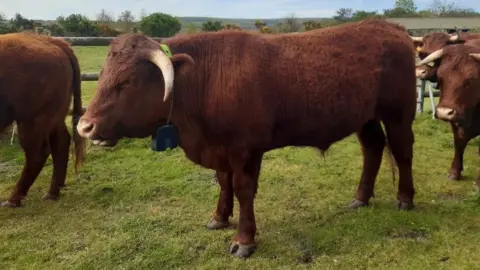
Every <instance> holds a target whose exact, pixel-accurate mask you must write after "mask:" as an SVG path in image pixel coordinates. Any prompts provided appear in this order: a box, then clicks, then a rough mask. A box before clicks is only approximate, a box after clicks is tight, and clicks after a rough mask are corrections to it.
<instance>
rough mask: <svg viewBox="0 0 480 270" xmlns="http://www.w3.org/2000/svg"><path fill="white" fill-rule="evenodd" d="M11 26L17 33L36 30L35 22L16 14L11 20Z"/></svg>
mask: <svg viewBox="0 0 480 270" xmlns="http://www.w3.org/2000/svg"><path fill="white" fill-rule="evenodd" d="M10 25H11V27H12V30H13V31H15V32H20V31H25V30H33V29H34V28H35V23H34V22H33V20H29V19H27V18H25V17H23V16H22V15H21V14H20V13H15V16H14V17H13V18H12V19H11V20H10Z"/></svg>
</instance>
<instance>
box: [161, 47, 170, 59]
mask: <svg viewBox="0 0 480 270" xmlns="http://www.w3.org/2000/svg"><path fill="white" fill-rule="evenodd" d="M160 48H162V50H163V52H164V53H165V55H166V56H168V58H171V57H172V51H170V48H169V47H168V45H167V44H160Z"/></svg>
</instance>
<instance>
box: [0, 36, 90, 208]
mask: <svg viewBox="0 0 480 270" xmlns="http://www.w3.org/2000/svg"><path fill="white" fill-rule="evenodd" d="M0 59H1V60H0V62H1V65H0V130H3V129H5V128H6V127H7V126H9V125H11V124H12V123H13V122H14V121H15V122H16V123H17V126H18V137H19V139H20V145H21V147H22V148H23V150H24V152H25V165H24V168H23V171H22V175H21V176H20V179H19V180H18V182H17V184H16V185H15V188H14V189H13V191H12V193H11V195H10V197H9V199H8V200H7V201H6V202H4V203H3V204H2V205H3V206H9V207H14V206H19V205H20V204H21V200H22V199H23V198H24V197H25V196H26V195H27V192H28V190H29V188H30V186H31V185H32V184H33V183H34V181H35V179H36V178H37V176H38V174H39V173H40V171H41V170H42V168H43V166H44V164H45V161H46V160H47V157H48V156H49V155H50V154H52V158H53V175H52V182H51V185H50V189H49V190H48V193H47V194H46V195H45V196H44V197H43V198H44V199H53V200H54V199H57V197H58V196H59V192H60V188H61V187H63V186H64V184H65V178H66V173H67V164H68V159H69V157H68V155H69V148H70V139H71V136H70V134H69V132H68V130H67V127H66V125H65V117H66V115H67V113H68V110H69V106H70V102H71V100H72V96H73V117H72V125H73V143H74V145H75V149H74V155H73V158H74V164H75V170H76V169H77V166H78V165H80V164H81V163H82V162H83V159H84V150H85V149H84V145H85V142H84V139H83V138H82V137H80V136H79V135H78V133H77V131H76V126H77V123H78V119H79V118H80V116H81V110H82V101H81V88H80V84H81V80H80V67H79V65H78V61H77V58H76V56H75V55H74V52H73V50H72V49H71V47H70V45H69V44H68V43H66V42H65V41H63V40H60V39H52V38H50V37H46V36H37V35H32V34H23V33H20V34H7V35H1V36H0Z"/></svg>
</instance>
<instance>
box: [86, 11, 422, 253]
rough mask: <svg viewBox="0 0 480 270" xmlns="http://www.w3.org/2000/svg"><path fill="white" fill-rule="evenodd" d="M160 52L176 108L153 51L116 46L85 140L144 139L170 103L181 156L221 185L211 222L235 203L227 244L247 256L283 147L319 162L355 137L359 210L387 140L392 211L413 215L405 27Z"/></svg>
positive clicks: (176, 44)
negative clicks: (307, 150)
mask: <svg viewBox="0 0 480 270" xmlns="http://www.w3.org/2000/svg"><path fill="white" fill-rule="evenodd" d="M371 33H375V35H372V34H371ZM166 44H168V45H169V46H170V48H171V50H172V52H173V54H174V56H173V57H172V59H171V60H172V63H173V65H174V67H175V71H176V73H175V74H176V76H175V83H174V95H173V98H172V99H170V100H167V102H165V103H164V102H163V90H162V89H163V79H162V74H161V72H160V70H159V69H158V68H157V67H156V66H154V65H153V64H152V63H150V62H149V61H148V59H147V58H146V55H147V53H148V51H149V50H156V49H158V48H159V44H158V43H156V42H154V41H153V40H151V39H148V38H147V37H145V36H142V35H138V34H127V35H123V36H120V37H118V38H117V39H116V40H115V41H113V42H112V44H111V47H110V50H109V54H108V57H107V59H106V62H105V65H104V69H103V71H102V75H101V77H100V79H99V83H98V89H97V92H96V94H95V96H94V97H93V99H92V101H91V103H90V105H89V106H88V108H87V111H86V112H85V114H84V116H83V117H82V119H81V121H80V122H81V124H82V127H84V129H82V130H80V131H81V134H83V136H85V137H89V138H90V139H92V140H96V139H100V140H105V139H119V138H121V137H146V136H150V135H151V134H152V133H153V132H154V131H155V129H156V127H157V126H158V125H160V124H162V123H165V121H166V119H167V115H168V113H169V109H170V106H171V105H172V104H171V102H173V111H172V118H171V122H172V123H173V124H174V125H175V126H176V127H177V129H178V131H179V134H180V140H181V147H182V148H183V150H184V151H185V154H186V156H187V157H188V158H189V159H190V160H192V161H194V162H196V163H197V164H200V165H202V166H203V167H206V168H211V169H214V170H216V171H217V175H222V177H218V180H219V183H220V186H221V189H222V192H221V195H220V197H219V201H218V205H217V211H216V215H215V220H217V221H219V222H224V223H225V222H228V217H229V215H230V214H231V213H232V211H233V208H232V205H233V204H232V203H231V202H232V201H233V194H235V195H236V197H237V199H238V200H239V202H240V205H241V207H240V218H239V228H238V234H237V236H236V237H235V238H234V243H240V244H241V245H244V246H248V245H253V244H254V242H255V241H254V236H255V232H256V226H255V218H254V213H253V200H254V196H255V193H256V191H257V181H258V175H259V173H260V168H261V161H262V156H263V154H264V153H265V152H267V151H269V150H272V149H276V148H281V147H284V146H289V145H292V146H311V147H316V148H318V149H320V150H327V149H328V148H329V147H330V145H331V144H333V143H335V142H337V141H339V140H341V139H343V138H345V137H346V136H348V135H350V134H352V133H355V132H356V133H357V135H358V138H359V140H360V142H361V145H362V150H363V155H364V167H363V173H362V176H361V181H360V185H359V187H358V190H357V194H356V199H357V200H358V201H359V202H362V203H364V204H367V203H368V201H369V200H370V198H371V197H372V195H373V189H374V181H375V178H376V175H377V173H378V170H379V167H380V164H381V160H382V153H383V150H384V147H385V141H386V137H387V138H388V143H389V146H390V147H391V150H392V153H393V155H394V156H395V159H396V161H397V164H398V167H399V172H400V183H399V190H398V195H397V196H398V199H399V200H400V201H401V202H402V205H405V204H408V205H409V206H413V196H414V187H413V182H412V181H413V180H412V171H411V166H412V155H413V153H412V145H413V141H414V135H413V132H412V122H413V120H414V117H415V107H416V101H415V100H416V99H415V97H416V86H415V84H416V83H415V80H416V79H415V74H414V70H415V66H414V62H415V60H414V47H413V44H412V42H411V39H410V37H409V36H408V34H407V32H406V30H405V29H404V28H403V27H401V26H398V25H395V24H392V23H388V22H386V21H383V20H366V21H363V22H358V23H349V24H344V25H341V26H335V27H331V28H326V29H321V30H314V31H309V32H305V33H295V34H275V35H262V34H253V33H246V32H240V31H221V32H217V33H198V34H190V35H178V36H176V37H174V38H171V39H169V40H167V41H166ZM381 122H383V123H384V124H385V126H386V133H387V134H386V136H385V134H384V132H383V130H382V127H381ZM90 124H92V125H94V126H92V125H90ZM79 126H80V124H79ZM79 129H80V128H79ZM227 173H228V174H227ZM234 245H235V244H234Z"/></svg>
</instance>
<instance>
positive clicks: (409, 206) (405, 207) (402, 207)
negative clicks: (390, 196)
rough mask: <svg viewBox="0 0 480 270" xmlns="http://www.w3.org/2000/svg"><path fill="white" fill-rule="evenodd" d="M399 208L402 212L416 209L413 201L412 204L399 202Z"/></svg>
mask: <svg viewBox="0 0 480 270" xmlns="http://www.w3.org/2000/svg"><path fill="white" fill-rule="evenodd" d="M397 208H398V209H400V210H412V209H413V208H414V204H413V201H411V202H404V201H397Z"/></svg>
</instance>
